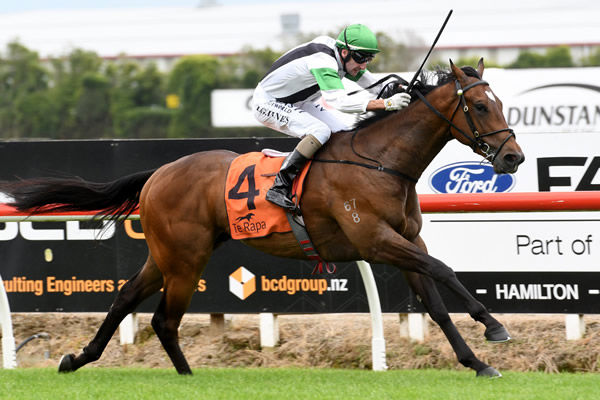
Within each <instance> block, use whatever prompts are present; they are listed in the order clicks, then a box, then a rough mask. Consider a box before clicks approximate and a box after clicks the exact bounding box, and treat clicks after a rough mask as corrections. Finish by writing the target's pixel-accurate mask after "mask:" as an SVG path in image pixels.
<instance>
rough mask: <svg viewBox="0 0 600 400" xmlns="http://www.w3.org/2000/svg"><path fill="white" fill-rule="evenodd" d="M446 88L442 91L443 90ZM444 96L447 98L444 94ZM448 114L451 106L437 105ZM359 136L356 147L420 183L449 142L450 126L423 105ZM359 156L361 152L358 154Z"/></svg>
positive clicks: (360, 133) (396, 115)
mask: <svg viewBox="0 0 600 400" xmlns="http://www.w3.org/2000/svg"><path fill="white" fill-rule="evenodd" d="M441 89H442V88H440V89H438V90H441ZM440 95H441V96H443V94H441V93H440ZM437 107H439V108H438V110H439V111H440V112H442V113H443V114H446V113H447V112H448V111H447V109H449V108H450V107H451V103H450V102H446V103H443V104H438V105H436V108H437ZM364 131H365V132H364V133H363V132H362V131H361V132H359V133H358V135H361V136H363V137H362V138H361V139H360V140H357V142H358V141H360V144H357V145H356V146H355V147H360V148H361V149H364V150H363V151H362V152H363V153H365V155H369V157H371V158H375V159H377V160H378V161H380V162H381V163H382V164H383V165H384V166H385V167H387V168H392V169H395V170H397V171H400V172H402V173H403V174H406V175H408V176H411V177H413V178H415V179H418V178H419V177H420V176H421V174H422V173H423V171H424V170H425V168H427V166H428V165H429V164H430V163H431V161H432V160H433V159H434V158H435V156H436V155H437V154H438V153H439V152H440V151H441V150H442V148H443V147H444V146H445V145H446V143H447V142H448V140H449V136H448V135H447V132H448V125H447V123H446V122H445V121H444V120H442V119H441V118H440V117H438V116H437V115H435V114H434V113H433V112H432V111H431V110H430V109H429V108H428V107H427V106H426V105H425V104H424V103H423V102H418V103H416V104H414V106H413V107H411V109H409V110H406V111H401V112H398V113H396V114H394V115H392V116H390V117H388V118H385V119H383V120H381V121H379V122H378V123H375V124H373V125H372V126H369V127H368V128H366V129H365V130H364ZM358 152H359V153H360V152H361V151H358Z"/></svg>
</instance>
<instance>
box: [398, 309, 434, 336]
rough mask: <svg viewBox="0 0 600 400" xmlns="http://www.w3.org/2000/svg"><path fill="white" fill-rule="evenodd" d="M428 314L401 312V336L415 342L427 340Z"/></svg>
mask: <svg viewBox="0 0 600 400" xmlns="http://www.w3.org/2000/svg"><path fill="white" fill-rule="evenodd" d="M427 329H428V325H427V314H421V313H409V314H404V313H402V314H400V337H407V338H409V339H410V340H412V341H415V342H422V341H424V340H425V335H426V334H427Z"/></svg>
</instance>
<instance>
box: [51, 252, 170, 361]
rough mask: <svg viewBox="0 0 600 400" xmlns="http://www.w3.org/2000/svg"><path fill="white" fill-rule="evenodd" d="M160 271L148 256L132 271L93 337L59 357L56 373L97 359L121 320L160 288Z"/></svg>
mask: <svg viewBox="0 0 600 400" xmlns="http://www.w3.org/2000/svg"><path fill="white" fill-rule="evenodd" d="M162 283H163V280H162V274H161V272H160V271H159V269H158V268H157V266H156V263H155V262H154V260H153V259H152V257H151V256H149V257H148V260H147V261H146V263H145V264H144V266H143V268H142V269H141V270H140V271H139V272H138V273H137V274H135V275H134V276H133V277H132V278H131V279H130V280H129V281H128V282H127V283H125V285H123V287H122V288H121V290H120V291H119V294H118V295H117V298H116V299H115V301H114V302H113V304H112V305H111V307H110V310H109V311H108V314H107V315H106V318H105V319H104V322H102V325H101V326H100V329H98V332H97V333H96V336H95V337H94V339H93V340H92V341H91V342H90V343H89V344H88V345H87V346H85V347H84V348H83V351H82V352H81V354H79V355H78V356H75V355H74V354H66V355H64V356H63V357H62V359H61V360H60V365H59V367H58V371H59V372H72V371H75V370H77V369H78V368H81V367H82V366H84V365H85V364H87V363H90V362H93V361H96V360H98V359H99V358H100V356H101V355H102V352H103V351H104V349H105V348H106V345H107V344H108V342H109V341H110V339H111V338H112V336H113V334H114V333H115V331H116V330H117V328H118V327H119V324H120V323H121V321H123V319H124V318H125V317H126V316H127V314H130V313H131V312H133V311H134V310H135V308H136V307H137V306H138V305H139V304H140V303H141V302H142V301H143V300H145V299H146V298H148V296H150V295H152V294H153V293H156V292H157V291H158V290H159V289H160V288H161V287H162Z"/></svg>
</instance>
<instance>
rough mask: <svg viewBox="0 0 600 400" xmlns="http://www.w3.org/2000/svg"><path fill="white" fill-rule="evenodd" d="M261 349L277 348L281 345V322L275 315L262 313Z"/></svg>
mask: <svg viewBox="0 0 600 400" xmlns="http://www.w3.org/2000/svg"><path fill="white" fill-rule="evenodd" d="M259 318H260V347H275V346H277V343H279V321H278V320H277V315H275V314H273V313H260V314H259Z"/></svg>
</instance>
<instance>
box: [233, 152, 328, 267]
mask: <svg viewBox="0 0 600 400" xmlns="http://www.w3.org/2000/svg"><path fill="white" fill-rule="evenodd" d="M280 154H282V155H284V156H285V154H284V153H280ZM283 160H284V157H270V156H268V155H265V154H263V153H261V152H252V153H247V154H242V155H240V156H238V157H237V158H235V159H234V160H233V161H232V163H231V165H230V166H229V171H228V172H227V181H226V182H225V194H226V196H225V203H226V204H225V205H226V207H227V218H228V220H229V229H230V231H231V237H232V238H233V239H236V240H242V239H255V238H261V237H264V236H267V235H270V234H271V233H286V232H290V231H291V232H293V233H294V236H295V237H296V240H298V243H299V244H300V247H301V248H302V250H303V251H304V253H305V254H306V256H307V257H308V259H310V260H314V261H317V265H316V267H315V269H314V270H313V273H315V272H317V271H318V272H319V273H320V272H323V267H325V269H326V270H327V272H329V273H333V272H335V269H336V268H335V265H334V264H330V263H327V262H326V261H324V260H323V259H322V258H321V257H320V256H319V254H318V253H317V251H316V249H315V247H314V245H313V244H312V242H311V240H310V238H309V236H308V232H307V231H306V228H305V227H304V223H303V222H304V221H303V220H302V217H299V216H294V215H292V214H291V213H287V212H286V211H285V210H284V209H283V208H281V207H279V206H276V205H275V204H273V203H271V202H269V201H267V200H266V199H265V195H266V193H267V191H268V190H269V189H270V188H271V186H272V185H273V181H274V180H275V175H276V174H277V172H278V171H279V169H280V167H281V164H282V163H283ZM310 165H311V163H310V161H309V162H307V163H306V166H305V167H304V169H303V170H302V172H301V173H300V174H298V176H297V177H296V179H295V180H294V184H293V188H292V196H293V197H292V199H294V201H295V202H296V203H297V204H299V203H300V197H301V196H302V188H303V183H304V179H305V178H306V175H307V174H308V171H309V169H310Z"/></svg>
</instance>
